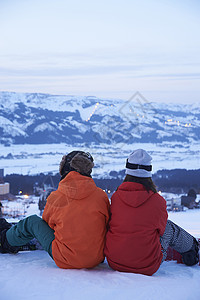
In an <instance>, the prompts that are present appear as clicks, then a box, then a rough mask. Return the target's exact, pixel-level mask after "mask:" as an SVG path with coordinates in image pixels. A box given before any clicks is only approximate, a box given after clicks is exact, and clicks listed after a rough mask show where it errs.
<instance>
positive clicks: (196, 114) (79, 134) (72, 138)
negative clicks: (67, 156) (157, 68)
mask: <svg viewBox="0 0 200 300" xmlns="http://www.w3.org/2000/svg"><path fill="white" fill-rule="evenodd" d="M199 127H200V108H199V105H198V104H196V105H195V104H194V105H193V106H191V105H174V104H160V103H149V102H147V101H146V99H144V98H143V97H142V95H140V94H139V93H137V94H136V95H135V96H134V97H133V98H132V99H130V100H129V101H123V100H119V99H114V100H105V99H103V100H102V99H98V98H96V97H93V96H89V97H76V96H57V95H49V94H30V93H24V94H20V93H13V92H12V93H11V92H0V143H2V144H24V143H28V144H44V143H47V144H49V143H62V142H64V143H69V144H72V143H78V144H87V145H90V144H96V145H98V144H100V143H104V144H111V143H113V142H114V143H126V144H131V143H134V142H142V143H143V142H147V143H162V142H165V141H167V142H189V143H191V142H193V141H197V140H199V138H200V130H199Z"/></svg>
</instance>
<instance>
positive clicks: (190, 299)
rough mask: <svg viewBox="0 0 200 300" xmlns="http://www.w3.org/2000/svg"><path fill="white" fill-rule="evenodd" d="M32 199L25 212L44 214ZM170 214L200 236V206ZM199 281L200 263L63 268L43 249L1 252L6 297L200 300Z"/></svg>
mask: <svg viewBox="0 0 200 300" xmlns="http://www.w3.org/2000/svg"><path fill="white" fill-rule="evenodd" d="M33 200H34V201H33V203H29V204H30V205H28V204H27V205H26V206H25V210H26V215H30V214H31V213H38V214H39V211H38V208H37V204H36V202H35V201H36V200H37V199H36V198H35V199H33ZM19 202H20V201H19ZM34 202H35V203H34ZM9 205H10V204H9ZM12 205H13V206H14V204H12ZM18 205H20V204H18ZM23 209H24V208H23ZM169 219H171V220H172V221H174V222H176V223H177V224H179V225H181V226H182V227H183V228H184V229H186V230H187V231H189V232H190V233H191V234H193V235H194V236H195V237H200V210H198V209H196V210H187V211H184V212H170V213H169ZM8 220H9V221H10V220H11V219H8ZM199 282H200V266H198V265H196V266H193V267H187V266H185V265H182V264H177V263H176V262H164V263H163V264H162V265H161V267H160V269H159V270H158V271H157V272H156V274H154V275H153V276H151V277H149V276H144V275H139V274H128V273H120V272H116V271H113V270H111V269H110V268H109V266H108V265H107V263H106V261H105V262H104V263H103V264H100V265H99V266H97V267H96V268H94V269H91V270H88V269H83V270H63V269H59V268H58V267H57V266H56V265H55V263H54V261H53V260H52V259H51V258H50V257H49V256H48V254H47V253H46V252H45V251H40V250H38V251H32V252H20V253H18V254H16V255H11V254H0V299H1V300H25V299H29V300H33V299H34V300H35V299H37V300H40V299H41V300H46V299H48V300H55V299H56V300H63V299H70V300H79V299H80V300H90V299H91V300H98V299H102V300H112V299H113V300H128V299H131V300H133V299H136V300H160V299H162V300H165V299H166V300H169V299H170V300H171V299H175V300H179V299H180V300H197V299H200V284H199Z"/></svg>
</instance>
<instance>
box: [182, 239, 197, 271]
mask: <svg viewBox="0 0 200 300" xmlns="http://www.w3.org/2000/svg"><path fill="white" fill-rule="evenodd" d="M181 255H182V259H183V263H184V264H185V265H187V266H194V265H196V264H197V263H198V262H199V244H198V242H197V240H196V239H195V238H194V240H193V245H192V248H191V249H190V250H189V251H187V252H184V253H181Z"/></svg>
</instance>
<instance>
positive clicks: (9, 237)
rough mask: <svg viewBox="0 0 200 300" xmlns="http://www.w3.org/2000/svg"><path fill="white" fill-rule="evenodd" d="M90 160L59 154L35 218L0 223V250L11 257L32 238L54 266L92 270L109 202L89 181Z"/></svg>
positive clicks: (86, 155)
mask: <svg viewBox="0 0 200 300" xmlns="http://www.w3.org/2000/svg"><path fill="white" fill-rule="evenodd" d="M93 166H94V163H93V158H92V156H91V155H90V154H89V153H85V152H83V151H72V152H70V153H69V154H68V155H64V156H63V158H62V160H61V163H60V168H59V172H60V175H61V181H60V183H59V186H58V189H57V190H56V191H54V192H52V193H51V194H50V196H49V197H48V198H47V204H46V206H45V208H44V212H43V216H42V218H43V219H41V218H40V217H38V216H37V215H33V216H29V217H27V218H25V219H23V220H21V221H20V222H18V223H17V224H16V225H15V226H13V227H11V224H9V223H7V222H6V220H5V219H3V220H0V252H1V253H16V252H18V251H19V246H22V245H25V244H27V243H28V242H29V241H30V240H31V239H33V238H36V239H37V240H38V241H39V242H40V244H41V245H42V247H43V249H44V250H46V251H47V252H48V253H49V255H50V256H51V257H52V258H53V259H54V261H55V263H56V264H57V266H59V267H60V268H76V269H77V268H78V269H79V268H92V267H95V266H96V265H98V264H99V263H100V262H102V261H103V259H104V254H103V248H104V244H105V235H106V230H107V222H108V219H109V200H108V197H107V195H106V193H105V192H103V191H102V190H101V189H100V188H97V187H96V185H95V183H94V181H93V179H92V178H91V172H92V168H93Z"/></svg>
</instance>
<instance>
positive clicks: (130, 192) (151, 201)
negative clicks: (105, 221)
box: [104, 182, 167, 275]
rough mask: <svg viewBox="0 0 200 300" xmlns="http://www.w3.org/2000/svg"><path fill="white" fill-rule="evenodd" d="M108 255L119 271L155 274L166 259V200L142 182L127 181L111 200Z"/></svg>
mask: <svg viewBox="0 0 200 300" xmlns="http://www.w3.org/2000/svg"><path fill="white" fill-rule="evenodd" d="M111 201H112V202H111V220H110V222H109V230H108V233H107V237H106V246H105V251H104V252H105V255H106V257H107V260H108V263H109V265H110V266H111V267H112V268H113V269H115V270H118V271H123V272H134V273H141V274H146V275H152V274H153V273H155V272H156V271H157V269H158V268H159V266H160V263H161V261H162V252H161V245H160V235H162V234H163V233H164V231H165V226H166V222H167V212H166V201H165V200H164V199H163V198H162V197H161V196H160V195H159V194H157V193H154V192H152V191H149V192H147V191H146V190H145V188H144V186H143V185H142V184H140V183H134V182H123V183H122V184H121V185H120V186H119V188H118V189H117V191H116V192H115V193H114V194H113V196H112V200H111Z"/></svg>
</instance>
